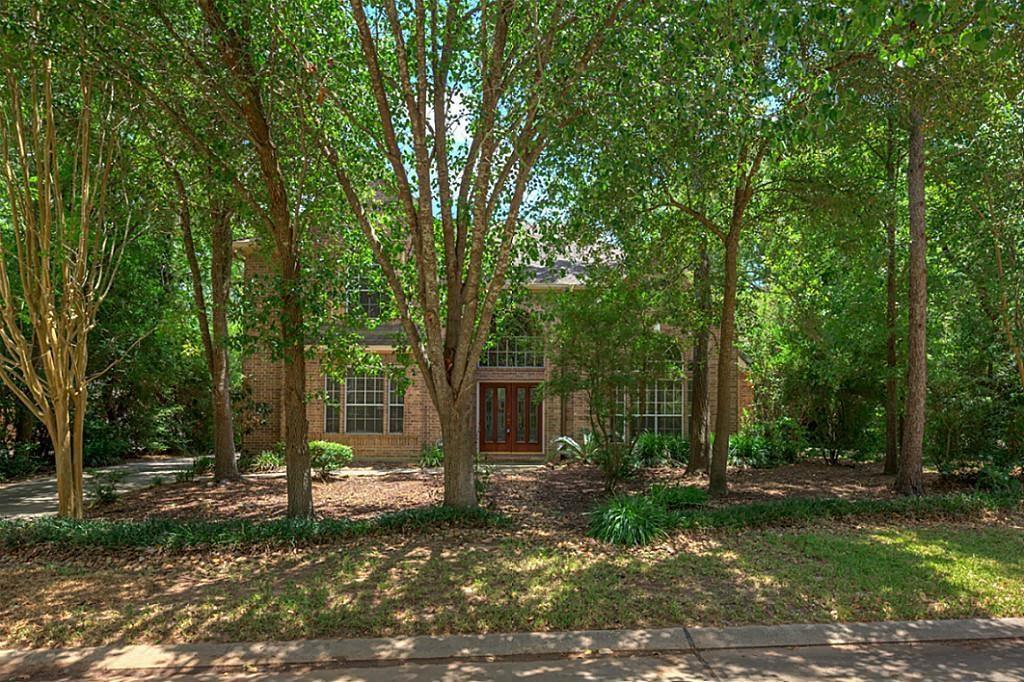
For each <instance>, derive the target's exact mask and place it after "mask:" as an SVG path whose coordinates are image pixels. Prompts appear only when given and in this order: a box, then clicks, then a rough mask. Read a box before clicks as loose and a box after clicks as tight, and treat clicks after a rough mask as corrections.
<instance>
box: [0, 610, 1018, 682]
mask: <svg viewBox="0 0 1024 682" xmlns="http://www.w3.org/2000/svg"><path fill="white" fill-rule="evenodd" d="M1021 644H1024V618H1009V619H974V620H958V621H917V622H904V623H851V624H825V625H780V626H751V627H734V628H699V627H695V628H664V629H657V630H599V631H585V632H556V633H524V634H507V635H503V634H495V635H451V636H442V637H399V638H390V639H347V640H303V641H295V642H259V643H248V644H185V645H168V646H150V645H132V646H110V647H95V648H81V649H52V650H42V649H36V650H26V651H18V650H7V651H0V678H2V679H8V678H13V679H19V678H23V679H29V678H31V679H47V678H50V679H52V678H62V677H74V678H83V677H84V678H96V679H105V680H109V679H119V678H139V677H164V676H170V675H174V676H179V677H181V678H184V679H210V678H212V677H215V676H218V675H224V674H230V675H231V676H232V677H233V678H243V679H294V678H296V677H298V676H301V677H302V678H303V679H324V680H367V681H376V680H433V679H450V680H470V679H472V680H476V679H522V678H523V677H532V678H536V679H590V680H593V679H678V680H705V679H711V680H725V679H730V680H731V679H736V680H741V679H742V680H751V679H776V680H778V679H792V680H804V679H807V680H812V679H844V680H850V679H864V680H870V679H880V678H893V677H897V678H899V679H904V680H908V679H909V680H912V679H921V680H935V679H949V680H979V679H991V680H1020V679H1024V647H1022V646H1021Z"/></svg>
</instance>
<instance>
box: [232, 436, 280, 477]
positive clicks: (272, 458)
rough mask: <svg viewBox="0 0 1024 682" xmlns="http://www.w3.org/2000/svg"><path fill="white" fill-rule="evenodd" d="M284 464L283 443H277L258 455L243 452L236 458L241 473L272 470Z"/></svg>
mask: <svg viewBox="0 0 1024 682" xmlns="http://www.w3.org/2000/svg"><path fill="white" fill-rule="evenodd" d="M283 466H284V445H282V444H281V443H278V444H277V445H275V446H274V447H273V448H271V449H270V450H264V451H263V452H261V453H259V454H258V455H251V454H248V453H246V454H243V455H242V456H241V457H239V458H238V469H239V471H241V472H243V473H247V474H248V473H259V472H264V471H274V470H275V469H280V468H281V467H283Z"/></svg>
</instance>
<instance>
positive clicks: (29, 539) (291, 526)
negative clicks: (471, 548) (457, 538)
mask: <svg viewBox="0 0 1024 682" xmlns="http://www.w3.org/2000/svg"><path fill="white" fill-rule="evenodd" d="M509 524H510V521H509V519H508V517H506V516H504V515H502V514H499V513H497V512H493V511H489V510H486V509H454V508H451V507H425V508H420V509H406V510H403V511H399V512H394V513H391V514H382V515H380V516H378V517H376V518H373V519H367V520H361V521H351V520H349V519H276V520H274V521H259V522H253V521H244V520H238V519H233V520H228V521H178V520H174V519H147V520H145V521H110V520H106V519H87V520H84V521H76V520H72V519H60V518H55V517H46V518H39V519H30V520H14V521H0V545H2V546H5V547H30V546H36V545H45V544H51V545H56V546H59V547H96V548H103V549H139V548H149V547H154V548H161V549H191V548H197V547H234V548H241V547H275V546H284V547H295V546H300V545H317V544H321V545H322V544H328V543H331V542H337V541H339V540H347V539H351V538H356V537H362V536H366V535H372V534H377V533H388V532H403V531H425V530H429V529H432V528H443V527H453V528H500V527H506V526H508V525H509Z"/></svg>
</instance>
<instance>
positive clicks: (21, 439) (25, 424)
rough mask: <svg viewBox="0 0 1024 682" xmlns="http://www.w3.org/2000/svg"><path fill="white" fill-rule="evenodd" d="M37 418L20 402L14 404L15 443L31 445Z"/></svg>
mask: <svg viewBox="0 0 1024 682" xmlns="http://www.w3.org/2000/svg"><path fill="white" fill-rule="evenodd" d="M35 430H36V418H35V416H34V415H33V414H32V412H31V410H29V409H28V408H27V407H25V405H24V404H23V403H22V402H21V401H20V400H19V401H17V402H15V403H14V442H15V443H31V442H33V440H34V438H33V437H34V436H35Z"/></svg>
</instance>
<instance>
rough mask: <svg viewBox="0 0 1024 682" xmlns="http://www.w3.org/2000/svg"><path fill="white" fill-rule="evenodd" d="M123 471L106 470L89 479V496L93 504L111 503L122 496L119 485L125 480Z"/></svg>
mask: <svg viewBox="0 0 1024 682" xmlns="http://www.w3.org/2000/svg"><path fill="white" fill-rule="evenodd" d="M124 477H125V472H123V471H104V472H100V473H97V474H94V475H93V476H92V478H90V479H89V489H88V491H87V492H88V498H89V501H90V505H91V506H97V505H104V504H111V503H112V502H116V501H117V498H118V497H120V493H119V492H118V490H117V486H118V484H119V483H121V481H123V480H124Z"/></svg>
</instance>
